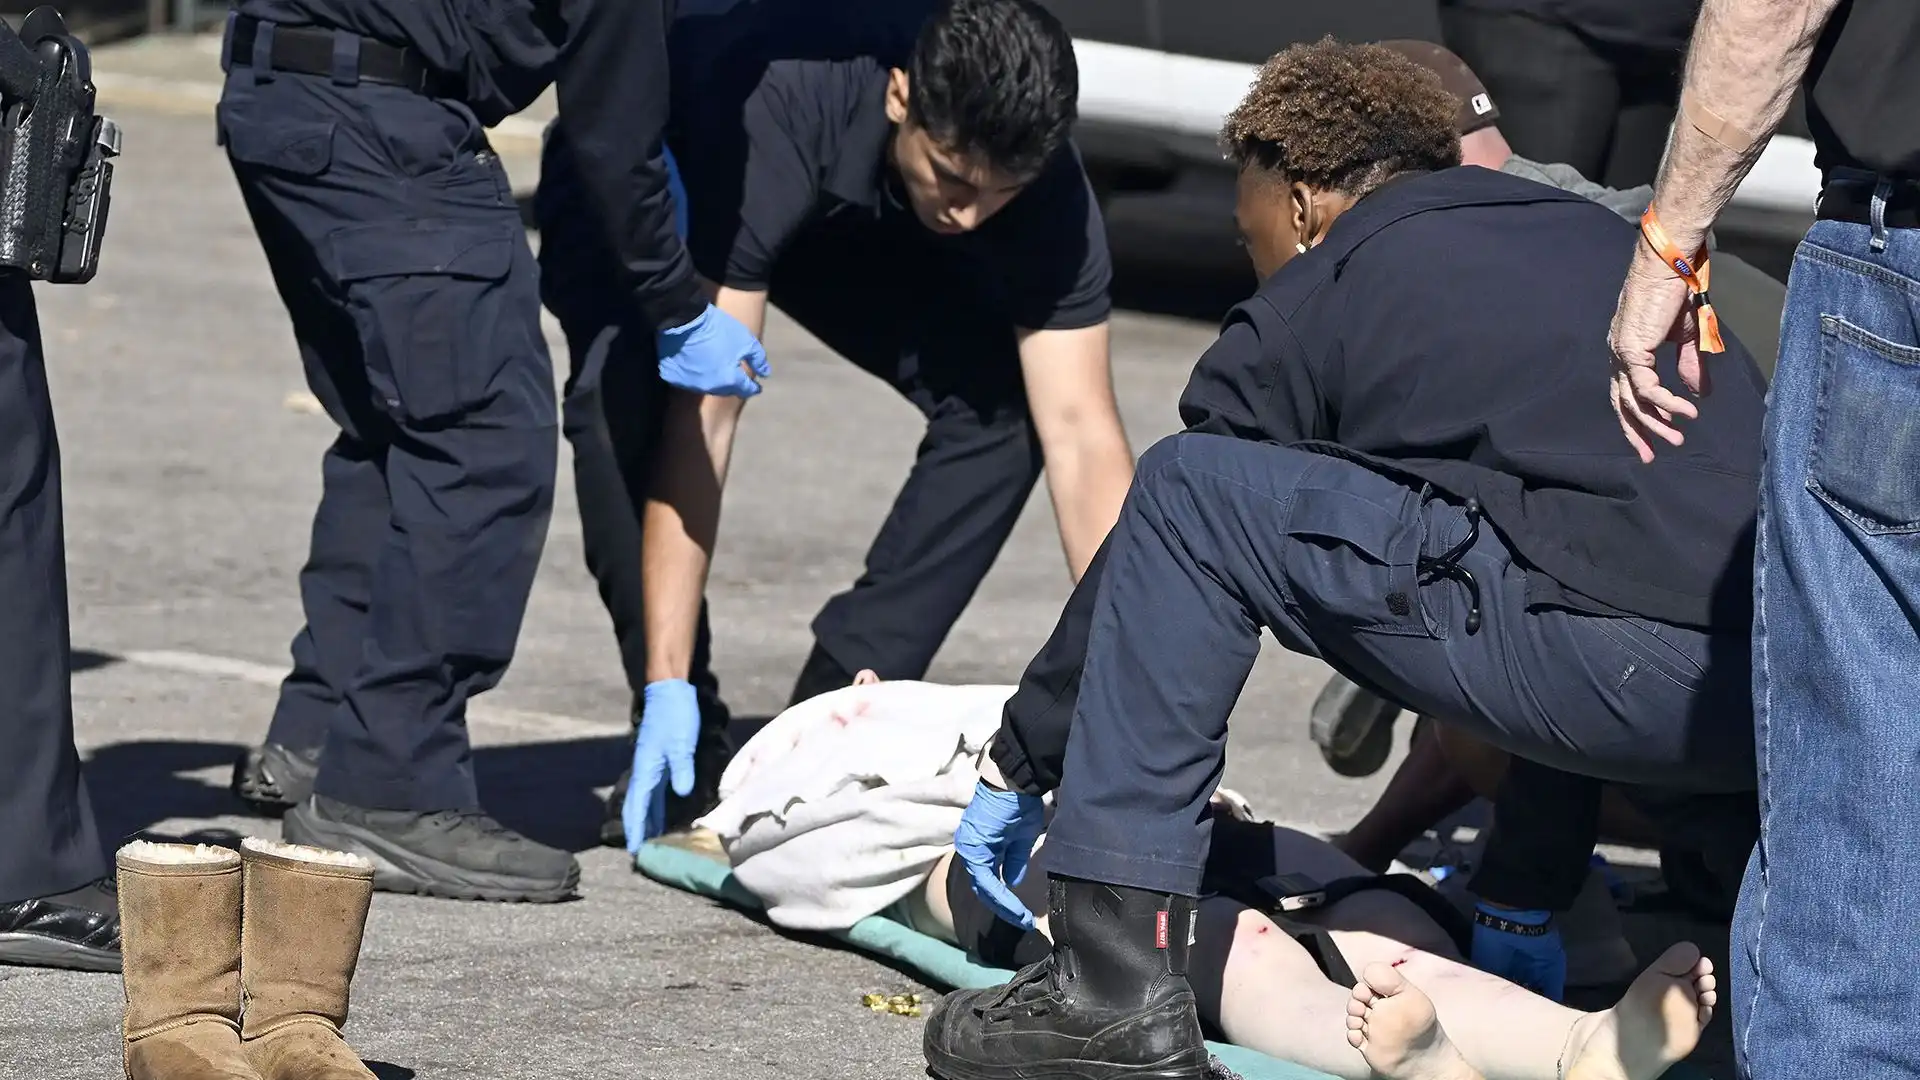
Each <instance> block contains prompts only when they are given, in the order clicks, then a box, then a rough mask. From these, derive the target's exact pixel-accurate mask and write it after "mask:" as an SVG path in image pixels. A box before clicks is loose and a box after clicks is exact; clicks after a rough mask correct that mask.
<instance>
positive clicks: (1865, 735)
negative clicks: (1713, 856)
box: [1703, 221, 1920, 1080]
mask: <svg viewBox="0 0 1920 1080" xmlns="http://www.w3.org/2000/svg"><path fill="white" fill-rule="evenodd" d="M1874 236H1875V230H1873V229H1872V228H1870V227H1869V226H1867V225H1856V224H1851V223H1847V222H1836V221H1820V222H1816V223H1815V224H1814V226H1813V228H1812V230H1811V231H1809V232H1808V234H1807V237H1806V239H1805V241H1804V242H1803V243H1802V244H1801V245H1800V248H1799V251H1798V253H1797V254H1796V255H1795V258H1794V263H1793V273H1792V276H1791V278H1790V280H1789V283H1788V289H1787V307H1786V314H1785V316H1784V318H1783V320H1782V326H1781V333H1780V361H1779V366H1778V368H1777V370H1776V372H1775V376H1774V381H1773V385H1772V393H1771V395H1770V401H1769V406H1768V411H1767V420H1766V452H1767V460H1766V466H1765V470H1764V472H1763V481H1762V492H1761V499H1760V524H1759V534H1758V535H1759V539H1758V544H1757V552H1756V560H1757V564H1756V573H1755V579H1754V580H1755V594H1756V595H1755V613H1754V632H1753V657H1754V679H1753V690H1754V714H1755V715H1754V724H1755V739H1756V754H1757V757H1758V764H1759V770H1760V772H1759V779H1760V798H1761V806H1760V812H1761V833H1760V845H1759V847H1758V849H1757V850H1756V852H1755V854H1754V857H1753V858H1752V860H1750V862H1749V863H1748V867H1747V873H1746V879H1745V881H1744V882H1743V884H1742V887H1741V890H1740V902H1739V906H1738V909H1737V911H1736V913H1735V917H1734V950H1733V964H1732V971H1731V972H1730V976H1731V983H1732V990H1733V994H1732V1000H1731V1006H1732V1008H1733V1019H1734V1025H1735V1028H1734V1042H1735V1048H1736V1051H1737V1054H1738V1060H1739V1065H1740V1073H1741V1075H1742V1076H1747V1077H1754V1078H1757V1080H1787V1078H1792V1080H1821V1078H1825V1077H1834V1078H1840V1077H1844V1078H1846V1080H1870V1078H1876V1077H1894V1076H1899V1077H1913V1076H1920V1040H1916V1039H1915V1038H1914V1028H1913V1018H1914V1016H1915V1015H1916V1012H1920V985H1917V984H1916V983H1915V982H1914V980H1913V978H1912V972H1911V971H1910V970H1909V968H1910V966H1911V965H1909V964H1907V963H1906V962H1905V961H1904V959H1903V958H1904V956H1905V955H1906V954H1907V953H1908V952H1909V951H1910V950H1911V949H1912V947H1913V942H1915V941H1916V940H1920V775H1916V768H1915V765H1916V758H1917V757H1920V230H1913V229H1906V230H1900V229H1895V230H1881V231H1880V232H1879V236H1880V238H1881V239H1882V240H1883V241H1884V246H1883V248H1882V249H1881V250H1878V251H1876V250H1874V247H1875V244H1874ZM1703 407H1705V408H1712V407H1713V404H1712V399H1711V398H1709V399H1707V401H1706V402H1705V403H1704V405H1703Z"/></svg>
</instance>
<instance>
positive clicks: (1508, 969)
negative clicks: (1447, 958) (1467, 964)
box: [1473, 903, 1567, 1001]
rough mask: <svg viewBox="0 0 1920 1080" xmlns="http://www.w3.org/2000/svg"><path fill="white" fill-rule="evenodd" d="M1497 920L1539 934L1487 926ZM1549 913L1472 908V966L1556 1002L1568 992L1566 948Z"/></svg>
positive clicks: (1483, 907)
mask: <svg viewBox="0 0 1920 1080" xmlns="http://www.w3.org/2000/svg"><path fill="white" fill-rule="evenodd" d="M1486 918H1492V919H1499V920H1503V921H1505V922H1507V923H1510V924H1514V925H1516V926H1520V927H1526V928H1529V929H1539V930H1541V931H1543V932H1541V933H1521V932H1518V931H1516V930H1505V929H1501V928H1499V927H1497V926H1488V925H1486V923H1485V922H1484V921H1483V920H1484V919H1486ZM1552 923H1553V913H1552V912H1550V911H1508V910H1507V909H1505V908H1497V907H1494V906H1492V905H1490V904H1486V903H1481V904H1477V905H1475V906H1474V921H1473V966H1474V967H1477V968H1479V969H1480V970H1481V971H1485V972H1488V973H1489V974H1493V975H1498V976H1500V977H1501V978H1503V979H1505V980H1507V981H1508V982H1510V983H1517V984H1519V985H1520V986H1524V987H1526V988H1527V989H1529V990H1531V991H1533V992H1534V993H1536V994H1539V995H1540V996H1542V997H1545V998H1548V999H1550V1000H1553V1001H1559V1000H1560V999H1561V998H1562V997H1564V996H1565V995H1566V991H1567V947H1566V945H1565V944H1564V943H1562V942H1561V940H1560V928H1559V927H1557V926H1554V925H1553V924H1552Z"/></svg>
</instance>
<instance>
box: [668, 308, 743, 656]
mask: <svg viewBox="0 0 1920 1080" xmlns="http://www.w3.org/2000/svg"><path fill="white" fill-rule="evenodd" d="M700 287H701V290H702V291H703V292H704V293H706V294H707V295H708V296H709V297H711V299H712V301H713V304H714V306H715V307H718V308H720V309H721V310H722V311H725V312H726V313H727V314H729V315H731V316H733V317H734V318H736V319H738V320H740V323H741V325H743V326H745V327H746V328H747V329H748V330H749V331H751V332H752V334H753V335H754V336H755V337H759V336H761V335H762V334H764V333H765V332H766V327H767V294H766V293H763V292H742V291H740V290H738V289H732V288H722V287H720V286H717V285H715V284H713V283H712V282H709V281H702V282H701V283H700ZM745 405H746V399H745V398H737V397H708V396H704V395H701V394H694V393H689V392H687V391H684V390H674V391H671V392H670V397H669V398H668V400H667V407H666V410H665V413H666V414H665V417H664V418H663V419H662V421H661V425H660V443H659V447H658V449H656V450H655V451H654V456H653V460H654V472H653V485H652V489H651V490H650V491H649V493H648V498H647V505H646V509H645V510H644V512H643V513H642V516H641V540H640V549H641V550H640V580H641V590H642V594H643V596H644V603H645V605H646V628H647V681H648V682H650V683H651V682H659V681H660V680H661V679H685V678H687V677H689V675H690V673H691V672H692V670H693V644H694V639H695V638H696V637H697V636H698V635H699V632H700V603H701V600H702V598H703V597H705V595H706V592H707V569H708V567H709V565H711V563H712V560H713V546H714V542H715V540H716V539H717V538H718V536H719V534H720V497H721V493H722V492H723V491H724V490H725V489H726V486H727V467H728V464H729V463H730V462H731V461H732V460H733V433H734V430H735V428H736V427H738V425H739V422H740V411H741V409H742V408H744V407H745Z"/></svg>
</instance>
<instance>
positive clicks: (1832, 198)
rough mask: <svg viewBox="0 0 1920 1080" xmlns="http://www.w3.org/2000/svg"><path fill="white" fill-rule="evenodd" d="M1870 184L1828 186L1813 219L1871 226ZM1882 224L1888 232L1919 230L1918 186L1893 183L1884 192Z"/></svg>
mask: <svg viewBox="0 0 1920 1080" xmlns="http://www.w3.org/2000/svg"><path fill="white" fill-rule="evenodd" d="M1873 187H1874V186H1873V184H1871V183H1867V182H1860V181H1851V180H1849V181H1846V182H1844V183H1833V184H1828V185H1827V186H1826V188H1825V189H1824V190H1822V191H1821V192H1820V204H1819V208H1818V209H1817V210H1816V211H1815V212H1814V217H1816V218H1818V219H1820V220H1821V221H1850V222H1852V223H1854V224H1856V225H1871V224H1873ZM1885 221H1886V224H1887V228H1889V229H1920V182H1916V181H1913V180H1896V181H1894V183H1893V186H1892V190H1890V191H1888V192H1887V208H1886V214H1885Z"/></svg>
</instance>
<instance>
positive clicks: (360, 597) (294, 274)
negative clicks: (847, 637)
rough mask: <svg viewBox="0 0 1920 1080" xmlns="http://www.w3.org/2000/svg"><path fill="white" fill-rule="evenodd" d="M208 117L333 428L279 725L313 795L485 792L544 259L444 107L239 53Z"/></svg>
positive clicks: (553, 453)
mask: <svg viewBox="0 0 1920 1080" xmlns="http://www.w3.org/2000/svg"><path fill="white" fill-rule="evenodd" d="M219 123H220V132H221V136H222V139H223V141H224V144H225V146H226V148H227V153H228V156H229V158H230V159H231V161H232V164H233V170H234V177H235V179H236V180H237V181H238V182H239V187H240V193H241V195H242V196H243V197H244V199H245V201H246V205H247V210H248V212H249V213H250V215H251V216H252V219H253V224H254V228H255V229H256V230H257V231H258V233H259V236H260V242H261V246H262V247H263V248H264V249H265V251H266V255H267V262H268V265H269V266H270V267H271V268H272V271H273V277H274V282H275V284H276V285H277V286H278V288H279V291H280V296H281V299H282V300H283V301H285V303H286V307H287V313H288V315H289V316H290V317H291V319H292V324H293V336H294V340H295V342H296V344H297V345H298V347H299V350H300V355H301V359H302V361H303V363H304V365H305V368H306V376H307V385H308V386H309V387H310V388H311V389H312V391H313V393H314V395H315V396H316V397H318V398H319V399H320V402H321V404H322V405H323V406H324V407H325V409H326V412H327V415H328V416H329V417H331V418H332V419H333V421H334V423H335V424H337V425H338V427H339V434H338V436H337V437H336V438H335V439H334V441H333V445H332V446H330V447H329V448H328V449H327V451H326V453H325V454H324V456H323V457H322V459H321V481H322V492H321V497H320V506H319V509H318V510H317V511H316V512H315V514H314V519H313V533H312V543H311V549H310V554H309V556H308V559H307V563H306V566H305V567H304V568H303V569H302V570H301V573H300V594H301V601H302V604H303V607H304V609H305V613H306V625H305V626H304V627H302V628H301V630H300V632H299V634H298V635H297V636H296V637H295V638H294V641H293V649H292V651H293V662H294V670H293V672H292V674H291V675H289V676H288V678H287V680H286V681H285V683H284V684H283V685H282V687H281V693H280V702H279V706H278V708H277V709H276V710H275V712H274V717H273V725H272V728H271V730H270V732H269V736H268V737H269V739H270V740H272V741H274V742H279V743H282V744H284V745H287V746H290V747H294V748H307V747H312V746H315V745H321V746H324V752H323V754H322V757H321V761H320V772H319V775H318V777H317V778H316V780H315V785H314V790H315V791H316V792H317V793H318V794H321V795H325V796H327V797H329V798H335V799H339V800H341V801H343V802H347V803H351V804H354V805H358V806H365V807H371V808H379V809H401V810H422V811H426V810H442V809H468V808H472V807H474V806H475V805H476V803H477V796H476V793H475V790H474V780H473V767H472V760H471V758H472V754H471V748H470V746H469V743H468V739H467V732H466V705H467V701H468V700H469V699H470V698H471V697H473V695H475V694H478V693H482V692H484V691H486V690H488V689H490V688H492V687H493V686H494V685H496V684H497V683H498V682H499V681H500V678H501V676H502V675H503V674H504V673H505V671H506V669H507V665H508V663H509V662H510V661H511V659H512V657H513V653H514V646H515V641H516V639H517V638H518V636H519V632H520V624H521V621H522V618H523V617H524V614H525V611H526V606H527V600H528V596H529V594H530V591H531V589H532V585H533V578H534V571H535V568H536V567H537V566H538V564H539V561H540V554H541V550H542V548H543V547H544V546H545V543H546V534H547V526H548V522H549V520H550V518H551V516H552V505H553V490H554V472H555V468H556V466H557V460H558V434H557V430H556V429H557V427H558V424H557V420H556V402H555V391H554V385H553V367H552V361H551V359H550V357H549V355H548V352H547V346H546V341H545V338H544V337H543V336H542V332H541V327H540V297H539V285H538V280H537V279H538V268H537V267H536V265H535V263H534V261H533V252H532V249H531V248H530V247H529V245H528V244H527V240H526V234H525V230H524V228H523V226H522V225H521V222H520V217H519V211H518V208H517V206H516V204H515V202H514V199H513V193H512V190H511V188H510V186H509V185H508V182H507V177H506V173H505V171H504V169H503V168H502V167H501V165H500V162H499V160H498V159H497V158H496V157H495V156H494V155H493V153H492V151H491V150H490V149H489V147H488V143H487V138H486V131H485V129H484V128H483V127H482V126H481V124H480V123H479V121H478V120H477V119H475V117H474V116H473V114H472V112H471V111H470V110H468V109H467V108H466V107H465V106H464V105H461V104H459V103H457V102H450V101H445V100H438V99H432V98H428V97H425V96H422V95H419V94H415V93H413V92H411V91H408V90H403V89H399V88H396V87H389V86H383V85H378V84H372V83H359V84H356V85H343V84H342V81H336V80H331V79H326V78H317V77H312V76H307V75H298V74H290V73H284V72H283V73H271V72H261V71H256V69H254V68H251V67H249V66H246V65H245V64H244V63H236V64H234V65H233V66H232V68H231V70H230V72H229V74H228V78H227V83H226V88H225V92H224V93H223V94H222V96H221V101H220V107H219Z"/></svg>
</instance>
